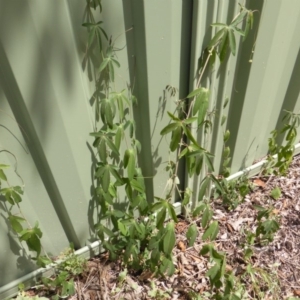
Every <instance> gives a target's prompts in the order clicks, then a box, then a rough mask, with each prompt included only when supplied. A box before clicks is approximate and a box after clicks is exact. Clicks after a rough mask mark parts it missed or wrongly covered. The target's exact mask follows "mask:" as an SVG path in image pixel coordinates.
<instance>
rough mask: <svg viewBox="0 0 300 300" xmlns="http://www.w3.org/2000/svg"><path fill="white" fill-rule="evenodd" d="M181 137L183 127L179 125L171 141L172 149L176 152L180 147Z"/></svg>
mask: <svg viewBox="0 0 300 300" xmlns="http://www.w3.org/2000/svg"><path fill="white" fill-rule="evenodd" d="M180 139H181V127H177V128H176V129H175V130H174V131H173V132H172V138H171V142H170V150H171V151H172V152H174V151H175V150H176V149H177V148H178V147H179V143H180Z"/></svg>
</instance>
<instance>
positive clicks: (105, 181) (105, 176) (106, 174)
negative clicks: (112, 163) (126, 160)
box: [101, 165, 110, 193]
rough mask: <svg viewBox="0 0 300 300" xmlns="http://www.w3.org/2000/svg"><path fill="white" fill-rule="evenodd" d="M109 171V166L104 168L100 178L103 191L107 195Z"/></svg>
mask: <svg viewBox="0 0 300 300" xmlns="http://www.w3.org/2000/svg"><path fill="white" fill-rule="evenodd" d="M109 170H110V168H109V165H106V166H105V167H104V172H103V176H102V178H101V182H102V187H103V191H104V192H105V193H107V191H108V188H109V183H110V172H109Z"/></svg>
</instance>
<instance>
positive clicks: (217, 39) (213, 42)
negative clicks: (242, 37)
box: [207, 24, 227, 49]
mask: <svg viewBox="0 0 300 300" xmlns="http://www.w3.org/2000/svg"><path fill="white" fill-rule="evenodd" d="M224 25H225V24H224ZM223 27H225V26H223ZM226 27H227V25H226ZM225 32H227V29H226V28H222V29H221V30H219V31H218V32H217V33H216V34H215V36H214V37H213V38H212V40H211V41H210V43H209V44H208V47H207V48H208V49H210V48H212V47H215V46H216V45H217V44H218V43H219V42H220V40H221V39H222V37H223V36H224V34H225Z"/></svg>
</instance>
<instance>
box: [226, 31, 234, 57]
mask: <svg viewBox="0 0 300 300" xmlns="http://www.w3.org/2000/svg"><path fill="white" fill-rule="evenodd" d="M228 34H229V46H230V50H231V53H232V55H233V56H235V54H236V42H235V36H234V33H233V30H232V29H231V30H229V31H228Z"/></svg>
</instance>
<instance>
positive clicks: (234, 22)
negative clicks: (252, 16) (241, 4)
mask: <svg viewBox="0 0 300 300" xmlns="http://www.w3.org/2000/svg"><path fill="white" fill-rule="evenodd" d="M246 14H247V10H242V11H241V12H240V13H239V14H238V15H237V16H236V17H235V18H234V19H233V20H232V22H231V23H230V26H237V25H238V24H239V23H240V22H242V21H243V19H244V17H245V16H246Z"/></svg>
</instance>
